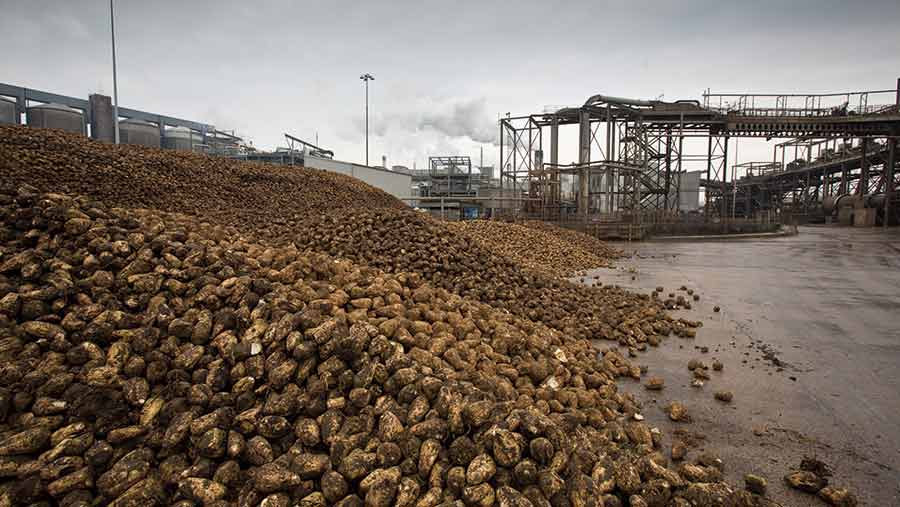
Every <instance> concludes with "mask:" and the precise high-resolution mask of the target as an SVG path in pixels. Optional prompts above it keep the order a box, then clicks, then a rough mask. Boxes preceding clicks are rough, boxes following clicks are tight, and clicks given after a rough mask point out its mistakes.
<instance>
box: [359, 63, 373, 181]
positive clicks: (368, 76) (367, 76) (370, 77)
mask: <svg viewBox="0 0 900 507" xmlns="http://www.w3.org/2000/svg"><path fill="white" fill-rule="evenodd" d="M359 78H360V79H362V80H363V81H365V82H366V166H368V165H369V81H374V80H375V76H373V75H372V74H369V73H366V74H363V75H362V76H359Z"/></svg>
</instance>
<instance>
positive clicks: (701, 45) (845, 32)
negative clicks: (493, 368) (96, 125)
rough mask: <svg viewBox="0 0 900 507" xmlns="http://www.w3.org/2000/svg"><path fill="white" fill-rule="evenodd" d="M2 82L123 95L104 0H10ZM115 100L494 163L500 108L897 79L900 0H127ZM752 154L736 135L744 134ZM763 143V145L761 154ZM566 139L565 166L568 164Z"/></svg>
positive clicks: (353, 150) (243, 128)
mask: <svg viewBox="0 0 900 507" xmlns="http://www.w3.org/2000/svg"><path fill="white" fill-rule="evenodd" d="M0 5H2V9H0V48H2V55H3V56H2V60H0V62H2V63H0V82H5V83H9V84H14V85H21V86H27V87H30V88H36V89H41V90H47V91H53V92H58V93H62V94H67V95H74V96H78V97H87V95H88V94H89V93H91V92H104V93H107V94H110V95H111V94H112V93H111V92H112V79H111V68H110V47H109V18H108V2H107V1H106V0H77V1H75V0H57V1H52V0H0ZM116 6H117V11H116V18H117V19H116V23H117V24H116V28H117V34H118V38H117V41H118V52H119V102H120V104H121V105H123V106H126V107H132V108H136V109H142V110H145V111H152V112H158V113H163V114H168V115H171V116H177V117H181V118H186V119H191V120H196V121H204V122H207V123H213V124H215V125H216V126H217V127H219V128H223V129H236V130H237V132H238V133H239V134H242V135H245V136H246V137H248V138H249V139H251V140H252V141H253V142H254V144H255V145H257V146H260V147H263V148H273V147H275V146H276V145H281V144H283V143H282V133H283V132H290V133H293V134H295V135H297V136H299V137H301V138H306V139H313V138H314V137H315V133H316V132H318V134H319V141H320V144H321V145H322V146H324V147H327V148H330V149H333V150H334V151H335V154H336V158H340V159H343V160H350V161H355V162H360V161H362V160H363V159H364V156H365V154H364V144H363V100H364V95H363V85H362V82H361V81H360V80H359V76H360V74H362V73H364V72H369V73H372V74H374V75H375V78H376V79H375V81H373V82H372V83H371V85H370V86H371V88H370V104H371V132H372V134H373V137H372V138H371V150H370V153H371V160H372V162H373V163H380V157H381V155H382V154H385V155H387V156H388V164H389V165H393V164H402V165H409V166H412V165H413V162H414V161H415V162H416V163H417V164H418V166H419V167H421V166H422V165H423V164H424V163H425V161H426V160H427V157H428V156H429V155H453V154H460V155H471V156H473V157H476V158H477V156H478V149H479V147H484V149H485V162H487V163H496V161H497V159H498V148H497V147H496V146H494V145H493V144H492V142H493V141H495V139H496V137H497V134H496V132H497V130H498V129H497V116H498V114H505V113H506V112H511V113H513V114H526V113H530V112H540V111H543V109H544V107H545V106H547V105H569V104H579V103H581V102H583V101H584V99H585V98H587V97H588V96H589V95H592V94H595V93H605V94H609V95H620V96H628V97H635V98H656V97H658V96H660V95H664V97H665V99H666V100H676V99H683V98H685V99H699V98H700V94H701V93H702V90H704V89H705V88H707V87H709V88H712V90H713V91H722V92H725V91H735V92H738V91H740V92H744V91H756V92H830V91H847V90H861V89H884V88H893V87H894V86H895V84H896V79H897V77H898V76H900V33H898V26H900V1H898V0H870V1H860V0H857V1H837V0H821V1H815V0H797V1H790V0H781V1H737V2H732V1H726V0H709V1H707V0H689V1H684V2H667V1H659V2H646V1H628V2H623V1H614V2H606V1H570V2H552V1H546V0H541V1H509V0H507V1H499V2H493V1H488V0H482V1H471V2H470V1H465V2H463V1H460V2H454V1H448V0H443V1H405V0H403V1H400V0H394V1H391V2H373V1H368V2H362V1H359V2H351V1H341V0H334V1H327V2H299V1H287V0H281V1H275V0H272V1H264V0H261V1H258V2H252V1H236V0H235V1H232V0H216V1H205V0H204V1H200V0H180V1H170V0H156V1H146V0H116ZM742 149H744V148H742ZM761 153H762V152H761ZM574 157H575V154H574V150H573V149H571V148H570V147H567V146H564V147H563V152H562V153H561V157H560V158H561V162H568V161H570V159H572V158H574Z"/></svg>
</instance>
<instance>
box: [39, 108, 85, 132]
mask: <svg viewBox="0 0 900 507" xmlns="http://www.w3.org/2000/svg"><path fill="white" fill-rule="evenodd" d="M25 118H26V120H27V122H28V125H29V126H32V127H41V128H48V129H60V130H65V131H67V132H76V133H78V134H82V135H84V114H82V113H81V111H79V110H77V109H72V108H71V107H69V106H64V105H62V104H53V103H51V104H41V105H39V106H32V107H29V108H28V109H27V110H26V111H25Z"/></svg>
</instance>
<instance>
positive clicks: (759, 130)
mask: <svg viewBox="0 0 900 507" xmlns="http://www.w3.org/2000/svg"><path fill="white" fill-rule="evenodd" d="M887 94H890V95H892V96H891V97H890V100H889V101H888V100H886V99H885V97H886V95H887ZM887 102H889V103H887ZM568 125H571V126H575V127H576V128H577V130H578V138H577V139H578V160H577V162H575V163H572V164H560V162H559V142H560V130H561V129H562V127H564V126H568ZM544 129H549V131H550V146H549V160H548V161H545V160H544V146H543V131H544ZM897 135H900V80H898V85H897V89H896V90H875V91H860V92H844V93H837V94H759V95H751V94H713V93H709V92H707V93H705V94H703V98H702V102H701V101H696V100H681V101H676V102H664V101H660V100H636V99H626V98H621V97H611V96H605V95H595V96H593V97H590V98H589V99H588V100H587V101H586V102H585V103H584V104H583V105H581V106H578V107H568V108H561V109H557V110H554V111H549V112H544V113H536V114H530V115H527V116H516V117H512V116H507V117H505V118H501V119H500V179H501V184H502V186H503V189H504V191H505V192H507V193H508V194H509V195H510V196H513V197H523V198H524V197H527V198H529V200H528V201H527V205H528V206H530V207H531V209H529V210H527V211H530V212H532V213H536V214H539V215H540V216H542V217H550V218H552V217H555V216H570V215H571V216H572V217H577V219H579V220H582V221H590V220H600V219H603V217H619V218H620V219H628V220H631V221H632V222H634V223H640V221H641V220H642V217H644V216H647V215H650V214H653V215H657V216H658V215H660V214H662V215H677V213H678V211H679V200H680V199H679V189H680V188H681V185H680V182H681V176H682V175H683V174H685V172H686V171H685V164H687V163H692V164H697V163H702V164H703V170H704V175H705V177H704V178H702V179H701V182H700V185H701V187H702V188H703V189H704V193H705V198H706V199H705V205H704V209H703V212H704V215H705V216H706V217H707V219H708V220H713V219H724V218H725V217H733V216H736V215H740V216H744V217H752V216H754V215H755V214H756V213H758V212H760V211H766V212H768V211H771V210H772V209H775V210H776V211H777V212H781V210H782V209H783V208H784V209H787V208H788V206H786V205H785V203H787V202H789V203H792V205H796V204H797V203H800V204H802V205H803V206H804V207H805V208H804V209H809V208H810V207H811V206H813V203H816V202H818V203H820V204H819V205H820V206H821V203H822V202H823V200H824V199H825V198H826V197H829V196H834V195H836V194H841V193H848V192H850V191H851V190H850V188H851V184H853V185H855V186H854V187H853V191H854V192H855V193H856V194H859V195H861V196H865V195H868V194H870V193H871V192H875V191H879V192H881V193H885V194H888V195H890V196H892V197H891V198H894V197H893V196H895V193H894V192H893V189H894V188H895V185H896V182H895V181H894V179H892V177H889V176H886V175H887V174H890V175H892V176H894V175H895V173H896V172H895V171H894V166H893V165H891V164H889V163H888V161H889V160H895V157H894V156H893V155H889V153H893V152H894V151H893V150H894V148H893V146H894V145H895V144H896V143H895V140H894V141H892V139H893V138H894V137H895V136H897ZM741 137H747V138H764V139H766V140H771V139H777V138H786V139H788V141H787V142H783V143H780V144H778V145H777V146H776V153H775V155H773V161H772V163H767V165H766V166H762V165H761V164H760V163H754V164H756V165H752V166H745V165H744V164H736V165H732V166H731V167H729V163H728V161H729V157H730V155H729V144H730V143H732V141H731V139H732V138H735V139H737V138H741ZM685 139H689V140H690V141H692V142H690V143H689V144H690V145H691V147H692V149H693V150H694V152H691V150H690V149H689V148H688V146H686V145H685ZM854 139H855V140H856V142H855V145H854V143H853V140H854ZM698 141H704V142H703V143H702V144H703V145H704V148H705V150H704V152H700V151H699V149H698V147H699V146H700V143H699V142H698ZM868 143H872V144H871V146H867V144H868ZM839 144H842V145H846V146H848V148H847V150H846V153H844V152H840V151H839V150H838V145H839ZM851 145H854V146H855V148H853V150H851V149H850V148H849V146H851ZM779 150H780V151H779ZM828 150H830V151H828ZM788 151H794V156H793V160H786V157H787V155H785V153H786V152H788ZM813 151H815V152H816V156H817V159H816V164H819V165H821V163H826V162H827V163H828V164H827V165H828V167H830V168H831V169H828V170H827V171H825V172H823V173H822V174H819V173H817V172H815V170H814V167H817V166H815V165H809V166H808V167H807V166H806V165H803V166H802V167H801V166H800V165H801V164H805V163H809V162H811V161H812V160H813V155H812V152H813ZM851 151H852V153H851ZM779 153H780V155H781V162H780V164H779V156H778V155H779ZM839 153H842V155H841V156H842V157H843V158H844V159H846V160H842V161H841V164H840V165H839V166H837V167H838V168H837V169H834V167H835V163H836V162H835V160H836V159H835V157H836V154H839ZM804 157H805V158H804ZM731 158H735V157H734V155H731ZM820 159H821V160H820ZM832 159H834V160H832ZM762 167H765V170H761V168H762ZM885 167H886V168H885ZM729 169H732V176H731V178H729V175H728V171H729ZM738 170H740V171H741V172H746V174H745V175H743V177H741V178H737V179H736V176H741V175H740V174H739V173H738ZM837 173H840V175H841V177H840V178H837V177H836V174H837ZM754 185H755V186H754ZM751 187H752V188H753V189H750V190H748V189H749V188H751ZM838 187H840V188H838ZM788 197H789V198H788ZM879 203H880V201H879ZM885 209H887V206H886V207H885Z"/></svg>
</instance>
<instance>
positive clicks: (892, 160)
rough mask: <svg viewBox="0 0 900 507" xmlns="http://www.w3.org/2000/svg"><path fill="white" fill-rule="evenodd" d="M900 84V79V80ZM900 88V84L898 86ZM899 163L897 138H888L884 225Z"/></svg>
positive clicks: (886, 220) (887, 216) (888, 212)
mask: <svg viewBox="0 0 900 507" xmlns="http://www.w3.org/2000/svg"><path fill="white" fill-rule="evenodd" d="M898 85H900V80H898ZM898 90H900V86H898ZM896 163H897V138H896V137H892V138H890V139H888V156H887V161H886V162H885V164H884V220H883V222H884V227H885V228H887V226H888V224H889V223H890V221H891V201H892V200H893V198H894V190H895V189H894V165H895V164H896Z"/></svg>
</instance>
